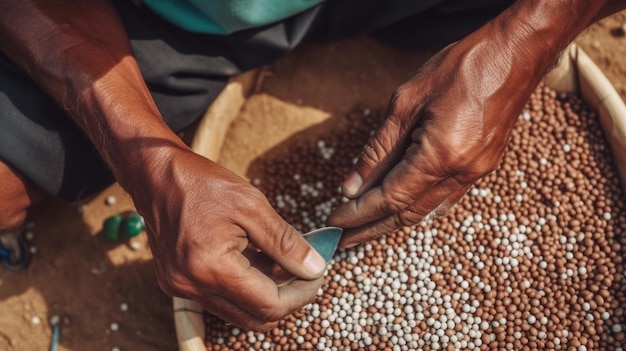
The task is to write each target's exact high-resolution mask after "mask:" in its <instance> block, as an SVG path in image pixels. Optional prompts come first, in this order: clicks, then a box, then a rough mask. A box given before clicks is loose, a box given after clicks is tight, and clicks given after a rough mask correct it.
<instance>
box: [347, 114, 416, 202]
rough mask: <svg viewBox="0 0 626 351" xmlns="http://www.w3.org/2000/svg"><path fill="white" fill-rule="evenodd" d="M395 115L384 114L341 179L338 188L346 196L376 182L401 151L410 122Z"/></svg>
mask: <svg viewBox="0 0 626 351" xmlns="http://www.w3.org/2000/svg"><path fill="white" fill-rule="evenodd" d="M392 104H393V103H392ZM398 116H399V115H397V114H394V115H390V116H388V117H387V118H386V120H385V122H384V123H383V125H382V126H381V128H379V129H378V130H377V131H376V134H375V135H374V136H373V137H372V138H370V139H369V140H368V141H367V144H366V145H365V147H364V148H363V150H362V151H361V155H360V156H359V157H358V159H357V162H356V163H355V165H354V167H353V169H352V170H351V171H350V173H348V176H347V177H346V179H345V180H344V182H343V185H342V190H343V193H344V195H345V196H346V197H348V198H350V199H353V198H355V197H357V196H360V195H361V194H363V193H364V192H366V191H367V190H369V189H371V188H372V187H373V186H375V185H376V184H379V183H380V182H381V180H382V179H383V178H384V176H385V174H387V172H388V171H389V170H390V169H391V168H392V167H393V166H394V165H395V164H396V163H397V161H398V160H399V159H400V158H401V157H402V155H403V154H404V150H405V149H406V147H407V145H408V143H409V139H410V138H409V136H410V130H411V129H412V128H413V125H410V124H408V122H405V119H403V118H400V117H398ZM406 120H413V118H410V119H406Z"/></svg>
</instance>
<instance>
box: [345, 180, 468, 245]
mask: <svg viewBox="0 0 626 351" xmlns="http://www.w3.org/2000/svg"><path fill="white" fill-rule="evenodd" d="M465 191H467V187H466V186H461V185H460V184H459V183H458V181H457V180H456V179H454V178H453V177H450V178H447V179H446V180H444V181H442V182H440V183H438V184H437V185H435V186H433V187H432V188H430V189H429V190H428V191H427V192H426V193H425V194H424V196H423V197H420V201H417V202H415V203H414V204H413V205H411V206H407V207H405V208H403V209H402V210H399V211H397V212H395V213H392V214H390V215H388V216H386V217H384V218H381V219H378V220H375V221H372V222H370V223H367V224H364V225H361V226H360V227H357V228H354V229H351V230H348V231H346V232H345V233H344V235H343V236H342V238H341V242H340V243H339V245H340V246H341V247H344V248H348V247H352V246H355V245H358V244H360V243H363V242H366V241H369V240H372V239H375V238H378V237H380V236H383V235H386V234H389V233H390V232H392V231H394V230H396V229H398V228H401V227H410V226H413V225H416V224H418V223H420V222H421V221H422V220H424V219H425V218H426V217H428V216H431V215H435V216H436V215H439V214H440V213H445V210H447V208H445V207H442V205H443V204H444V203H446V200H447V199H449V198H450V197H451V196H452V195H451V193H452V194H453V195H454V196H458V195H459V194H461V195H460V196H462V194H464V193H465Z"/></svg>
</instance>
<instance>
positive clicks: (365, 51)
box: [0, 12, 626, 351]
mask: <svg viewBox="0 0 626 351" xmlns="http://www.w3.org/2000/svg"><path fill="white" fill-rule="evenodd" d="M624 23H626V12H623V13H620V14H617V15H615V16H613V17H611V18H608V19H606V20H604V21H602V22H601V23H599V24H597V25H595V26H593V27H592V28H590V29H589V30H588V31H587V32H585V33H584V35H583V36H581V38H579V39H578V40H577V41H578V42H579V43H580V44H581V46H582V47H583V48H584V49H585V50H586V51H587V52H588V53H589V55H590V56H591V57H592V58H593V59H594V60H595V61H596V63H597V64H598V65H599V66H600V68H601V69H602V70H603V71H604V72H606V75H607V76H608V78H609V80H611V82H612V83H613V84H614V86H615V87H616V88H617V90H618V92H619V93H620V94H621V96H622V98H624V99H626V37H625V36H624V35H623V34H622V33H620V32H619V31H618V30H617V28H619V27H620V26H622V25H623V24H624ZM427 57H428V55H427V54H416V53H405V52H400V51H397V50H393V49H391V48H388V47H386V46H384V45H381V44H378V43H375V42H373V41H371V40H368V39H359V40H353V41H347V42H343V43H337V44H333V45H328V46H317V45H308V46H306V47H302V48H300V49H298V50H296V51H295V52H294V53H293V54H292V55H290V56H289V57H288V58H287V59H285V60H281V61H279V62H278V63H276V64H275V65H273V66H271V67H269V68H268V69H267V70H266V71H265V73H266V74H263V75H262V77H263V80H262V82H260V83H259V84H258V85H257V88H258V92H260V93H262V94H261V95H258V96H255V97H254V98H253V99H251V100H250V101H249V102H248V103H247V104H246V107H245V108H246V109H247V110H245V111H247V115H248V116H252V117H250V118H253V116H254V111H255V110H257V109H272V111H276V113H277V114H278V115H281V116H287V115H292V114H304V115H307V116H310V118H311V124H314V123H320V122H323V121H327V120H329V119H332V118H335V117H337V116H341V115H342V114H346V113H348V112H349V111H350V110H352V109H353V108H355V107H356V106H365V107H369V108H384V106H385V105H386V103H387V101H388V97H389V94H390V93H391V91H392V90H393V88H394V87H395V85H397V84H398V83H400V82H402V80H403V79H404V78H405V77H407V76H408V74H409V73H410V72H411V71H412V70H413V69H414V67H416V66H418V64H417V63H419V62H423V60H424V59H425V58H427ZM284 77H291V79H289V80H287V79H283V78H284ZM285 121H286V122H285V123H284V124H281V126H288V125H289V123H288V122H289V119H285ZM243 125H244V126H245V123H244V124H243ZM244 126H242V127H238V128H237V129H234V130H232V131H231V132H232V133H243V132H246V130H245V127H244ZM276 132H277V133H282V134H281V135H283V136H284V137H285V138H287V137H288V135H289V134H290V133H291V132H292V130H289V129H288V128H279V129H277V131H276ZM287 132H289V133H287ZM275 146H276V144H272V143H268V144H267V145H265V146H264V148H263V149H259V150H257V151H256V152H257V155H260V154H261V153H264V152H266V151H267V150H270V149H271V148H273V147H275ZM225 147H232V146H228V143H227V144H226V146H225ZM249 157H255V156H249ZM222 161H223V162H224V163H225V164H227V165H229V167H233V168H236V167H237V164H240V163H241V159H237V157H234V158H233V157H231V159H224V160H222ZM245 163H247V162H245ZM237 171H238V172H239V173H240V174H242V175H245V173H246V170H245V169H238V170H237ZM110 195H113V196H115V198H116V199H117V202H116V204H115V205H106V202H105V199H106V197H107V196H110ZM129 209H132V203H131V202H130V200H129V198H128V196H127V195H125V193H124V192H123V191H122V190H121V189H120V188H119V187H117V186H112V187H111V188H109V189H107V190H106V191H104V192H103V193H102V194H100V195H99V196H98V197H96V198H94V199H93V200H91V201H89V202H87V203H85V204H84V206H79V205H77V204H68V203H64V202H61V201H58V200H55V199H46V200H45V201H44V203H43V204H42V205H41V206H39V207H38V208H36V209H35V210H34V211H33V212H32V214H31V216H30V220H31V221H32V222H33V223H34V225H35V226H34V228H33V229H32V232H33V234H34V237H33V240H32V241H31V245H32V246H33V247H34V248H35V249H36V253H35V255H34V257H33V261H32V263H31V264H30V265H29V266H28V267H27V268H26V269H23V270H20V271H10V270H7V269H5V268H3V267H0V351H4V350H7V351H12V350H47V349H48V348H49V344H50V338H51V333H52V331H51V326H50V323H49V319H50V318H51V317H52V316H54V315H58V316H60V317H61V320H62V323H61V337H60V346H59V350H62V351H66V350H111V349H112V348H114V347H119V348H120V349H121V350H122V351H124V350H176V349H177V345H176V335H175V331H174V322H173V318H172V307H171V299H170V298H169V297H168V296H166V295H165V294H163V293H162V292H161V291H160V289H159V288H158V285H157V283H156V279H155V276H154V272H153V267H152V263H151V255H150V251H149V249H148V247H147V242H146V236H145V234H142V235H140V236H139V237H137V238H134V239H132V241H133V242H134V244H133V245H131V241H122V242H120V243H117V244H113V243H108V242H106V241H104V240H103V239H102V238H101V237H100V236H99V235H98V232H99V231H100V226H101V223H102V221H103V220H104V219H105V218H106V217H108V216H109V215H111V214H115V213H119V212H122V211H125V210H129ZM122 304H127V306H128V310H127V311H122V309H121V308H120V306H121V305H122ZM112 323H116V324H117V325H118V326H119V329H118V330H117V331H113V330H111V324H112Z"/></svg>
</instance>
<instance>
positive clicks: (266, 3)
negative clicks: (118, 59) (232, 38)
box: [143, 0, 323, 34]
mask: <svg viewBox="0 0 626 351" xmlns="http://www.w3.org/2000/svg"><path fill="white" fill-rule="evenodd" d="M322 1H323V0H144V1H143V2H144V4H146V5H147V6H148V7H150V8H151V9H152V10H153V11H154V12H156V13H158V14H159V15H160V16H162V17H163V18H165V19H166V20H168V21H169V22H172V23H173V24H175V25H177V26H179V27H181V28H183V29H186V30H188V31H191V32H197V33H204V34H230V33H233V32H236V31H239V30H242V29H247V28H253V27H259V26H263V25H266V24H270V23H273V22H276V21H279V20H282V19H285V18H287V17H290V16H292V15H295V14H297V13H299V12H302V11H304V10H306V9H309V8H311V7H313V6H315V5H317V4H319V3H320V2H322Z"/></svg>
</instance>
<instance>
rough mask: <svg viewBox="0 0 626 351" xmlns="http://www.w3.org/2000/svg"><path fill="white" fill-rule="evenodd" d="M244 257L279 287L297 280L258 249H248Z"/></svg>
mask: <svg viewBox="0 0 626 351" xmlns="http://www.w3.org/2000/svg"><path fill="white" fill-rule="evenodd" d="M243 255H244V256H245V257H246V258H247V259H248V260H249V261H250V265H251V266H253V267H256V268H257V269H258V270H259V271H261V273H263V274H265V275H266V276H268V277H269V278H270V279H272V280H273V281H274V282H275V283H276V284H277V285H279V286H280V285H281V283H284V282H287V281H289V280H291V279H294V278H296V276H294V275H293V274H291V273H289V271H287V270H286V269H284V268H283V267H281V266H280V265H279V264H277V263H276V262H274V260H272V259H271V258H270V257H269V256H267V255H266V254H264V253H263V252H260V251H258V250H256V249H246V250H244V252H243Z"/></svg>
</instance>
